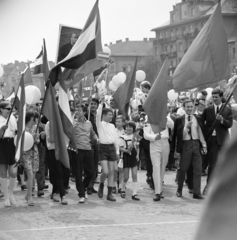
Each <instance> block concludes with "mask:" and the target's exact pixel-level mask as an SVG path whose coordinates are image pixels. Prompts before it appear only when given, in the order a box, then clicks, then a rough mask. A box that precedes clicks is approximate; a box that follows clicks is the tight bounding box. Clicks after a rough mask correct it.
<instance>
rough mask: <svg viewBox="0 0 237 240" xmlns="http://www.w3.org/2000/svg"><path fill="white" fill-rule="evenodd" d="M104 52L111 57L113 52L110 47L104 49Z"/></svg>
mask: <svg viewBox="0 0 237 240" xmlns="http://www.w3.org/2000/svg"><path fill="white" fill-rule="evenodd" d="M103 52H105V53H108V54H109V56H110V55H111V50H110V48H109V47H103Z"/></svg>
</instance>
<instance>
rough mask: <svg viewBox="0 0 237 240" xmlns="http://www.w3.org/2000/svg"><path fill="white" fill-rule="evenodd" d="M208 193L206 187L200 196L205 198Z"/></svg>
mask: <svg viewBox="0 0 237 240" xmlns="http://www.w3.org/2000/svg"><path fill="white" fill-rule="evenodd" d="M207 193H208V189H207V186H206V187H205V188H204V189H203V192H202V195H204V196H206V195H207Z"/></svg>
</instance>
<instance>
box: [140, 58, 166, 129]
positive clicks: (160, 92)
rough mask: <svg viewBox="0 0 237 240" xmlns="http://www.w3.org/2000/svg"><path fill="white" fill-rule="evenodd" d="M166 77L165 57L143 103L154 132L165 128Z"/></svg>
mask: <svg viewBox="0 0 237 240" xmlns="http://www.w3.org/2000/svg"><path fill="white" fill-rule="evenodd" d="M168 79H169V76H168V59H167V57H166V59H165V61H164V63H163V66H162V68H161V70H160V72H159V74H158V76H157V78H156V80H155V82H154V83H153V85H152V87H151V89H150V91H149V93H148V96H147V99H146V100H145V103H144V104H143V108H144V110H145V112H146V114H147V116H148V122H149V123H150V124H151V127H152V130H153V132H154V133H159V132H161V131H163V130H164V129H165V128H166V122H167V118H166V116H167V103H168V96H167V92H168V81H167V80H168Z"/></svg>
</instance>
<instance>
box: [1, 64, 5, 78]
mask: <svg viewBox="0 0 237 240" xmlns="http://www.w3.org/2000/svg"><path fill="white" fill-rule="evenodd" d="M3 73H4V70H3V67H2V66H1V65H0V77H1V76H2V75H3Z"/></svg>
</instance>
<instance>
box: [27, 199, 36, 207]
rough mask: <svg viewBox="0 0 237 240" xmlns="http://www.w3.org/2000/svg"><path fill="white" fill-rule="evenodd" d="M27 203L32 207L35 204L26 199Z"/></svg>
mask: <svg viewBox="0 0 237 240" xmlns="http://www.w3.org/2000/svg"><path fill="white" fill-rule="evenodd" d="M27 204H28V206H29V207H33V206H34V205H35V204H34V202H33V200H30V201H28V202H27Z"/></svg>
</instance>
